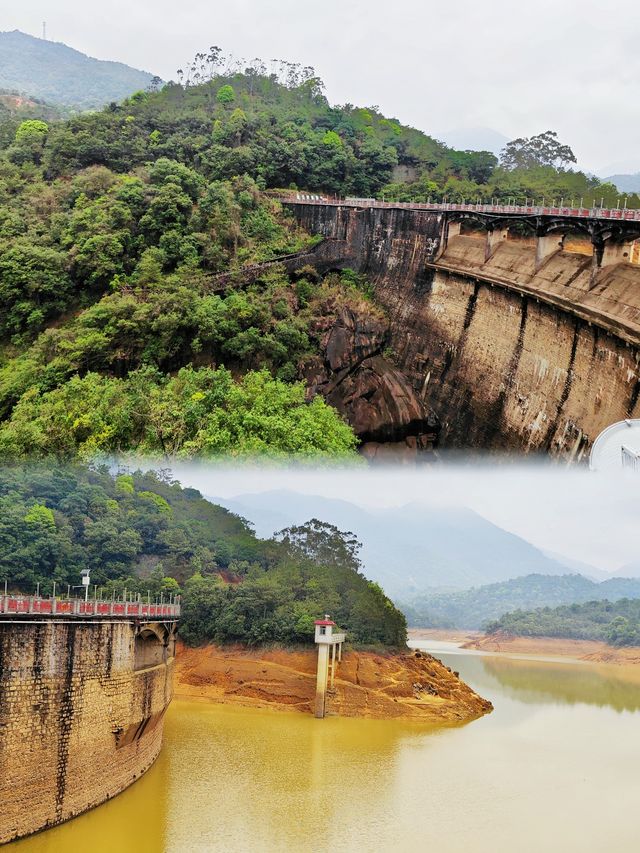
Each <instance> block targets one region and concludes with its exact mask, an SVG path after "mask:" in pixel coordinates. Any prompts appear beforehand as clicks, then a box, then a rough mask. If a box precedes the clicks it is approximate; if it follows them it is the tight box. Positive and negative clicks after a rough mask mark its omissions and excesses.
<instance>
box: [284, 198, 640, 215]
mask: <svg viewBox="0 0 640 853" xmlns="http://www.w3.org/2000/svg"><path fill="white" fill-rule="evenodd" d="M279 200H280V201H282V202H285V203H287V204H315V205H320V206H322V205H340V206H342V207H382V208H404V209H406V210H434V211H443V212H447V211H473V212H475V213H495V214H501V215H514V216H566V217H574V218H576V219H614V220H620V221H623V222H640V210H628V209H627V208H607V207H564V206H563V207H549V206H546V205H517V204H512V205H504V204H449V203H439V202H415V201H379V200H378V199H374V198H349V197H347V198H334V197H329V196H318V195H311V194H309V193H294V194H292V195H287V196H280V197H279Z"/></svg>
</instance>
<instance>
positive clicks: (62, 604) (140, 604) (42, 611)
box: [0, 595, 180, 619]
mask: <svg viewBox="0 0 640 853" xmlns="http://www.w3.org/2000/svg"><path fill="white" fill-rule="evenodd" d="M1 616H82V617H83V618H85V617H96V616H97V617H105V616H106V617H116V618H118V617H119V618H121V619H178V618H179V616H180V601H179V599H177V600H175V601H173V600H170V601H168V602H167V601H160V602H157V601H156V602H149V601H143V600H139V601H138V600H135V601H99V600H94V599H89V600H87V601H85V600H84V599H83V598H53V597H51V598H43V597H41V596H38V595H0V617H1Z"/></svg>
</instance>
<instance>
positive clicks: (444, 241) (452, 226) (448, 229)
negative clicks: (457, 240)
mask: <svg viewBox="0 0 640 853" xmlns="http://www.w3.org/2000/svg"><path fill="white" fill-rule="evenodd" d="M461 229H462V223H461V222H450V221H449V220H448V219H447V218H446V217H445V218H443V220H442V228H441V230H440V245H439V246H438V249H437V252H436V256H435V259H434V260H438V258H440V257H442V255H444V253H445V252H446V251H447V245H448V243H449V240H452V239H453V238H454V237H458V236H459V234H460V231H461Z"/></svg>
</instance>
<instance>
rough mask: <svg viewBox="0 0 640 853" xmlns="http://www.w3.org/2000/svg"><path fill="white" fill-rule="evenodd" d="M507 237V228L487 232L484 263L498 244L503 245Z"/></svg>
mask: <svg viewBox="0 0 640 853" xmlns="http://www.w3.org/2000/svg"><path fill="white" fill-rule="evenodd" d="M508 236H509V229H508V228H494V229H493V231H487V240H486V242H485V244H484V259H485V261H488V260H489V259H490V258H491V257H492V255H493V253H494V252H495V250H496V249H497V248H498V246H499V245H500V243H504V241H505V240H506V239H507V237H508Z"/></svg>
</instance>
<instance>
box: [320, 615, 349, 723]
mask: <svg viewBox="0 0 640 853" xmlns="http://www.w3.org/2000/svg"><path fill="white" fill-rule="evenodd" d="M315 626H316V634H315V641H316V645H317V646H318V673H317V679H316V705H315V715H316V717H318V719H322V718H323V717H324V715H325V706H326V698H327V685H328V682H329V648H331V687H333V684H334V680H335V674H336V649H337V656H338V663H339V662H340V661H341V660H342V644H343V643H344V640H345V635H344V633H341V632H339V633H334V628H336V627H337V626H336V623H335V622H333V621H332V619H331V617H330V616H329V615H328V614H327V615H325V617H324V619H316V621H315Z"/></svg>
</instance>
